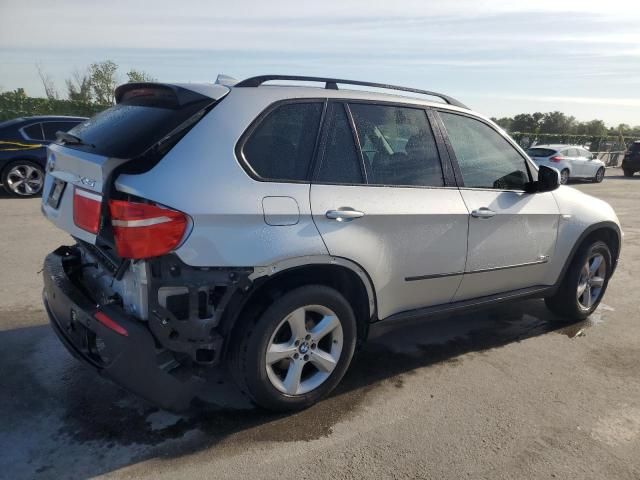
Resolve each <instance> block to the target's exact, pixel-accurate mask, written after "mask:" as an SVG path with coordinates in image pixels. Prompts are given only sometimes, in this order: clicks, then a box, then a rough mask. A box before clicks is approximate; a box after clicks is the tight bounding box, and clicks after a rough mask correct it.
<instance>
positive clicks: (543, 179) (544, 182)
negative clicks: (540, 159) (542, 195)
mask: <svg viewBox="0 0 640 480" xmlns="http://www.w3.org/2000/svg"><path fill="white" fill-rule="evenodd" d="M559 186H560V172H559V171H558V170H556V169H555V168H551V167H546V166H544V165H540V167H539V170H538V184H537V188H536V191H538V192H551V191H553V190H555V189H556V188H558V187H559Z"/></svg>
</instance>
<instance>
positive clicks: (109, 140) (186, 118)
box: [65, 85, 215, 158]
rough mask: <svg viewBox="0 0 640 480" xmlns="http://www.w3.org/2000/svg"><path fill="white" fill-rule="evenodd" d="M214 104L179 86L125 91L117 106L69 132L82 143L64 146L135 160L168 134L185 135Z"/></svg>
mask: <svg viewBox="0 0 640 480" xmlns="http://www.w3.org/2000/svg"><path fill="white" fill-rule="evenodd" d="M121 88H123V87H119V89H121ZM116 92H118V90H116ZM214 102H215V101H214V100H213V99H212V98H209V97H206V96H204V95H200V94H198V93H195V92H193V91H190V90H187V89H183V88H179V87H167V86H162V85H158V86H152V87H145V88H129V89H127V90H126V91H125V93H123V94H121V95H120V96H119V103H118V104H117V105H114V106H113V107H111V108H109V109H107V110H105V111H103V112H101V113H99V114H97V115H96V116H95V117H92V118H90V119H89V120H87V121H86V122H83V123H81V124H80V125H78V126H77V127H75V128H73V129H72V130H71V131H70V132H69V133H71V134H72V135H74V136H76V137H79V138H80V139H82V142H83V144H74V143H65V146H66V147H69V148H73V149H77V150H83V151H86V152H90V153H95V154H98V155H104V156H107V157H116V158H133V157H137V156H139V155H141V154H142V153H144V152H145V151H146V150H147V149H149V148H150V147H151V146H153V145H155V144H156V143H157V142H159V141H160V140H162V139H164V138H165V137H166V136H167V135H169V134H170V133H176V132H177V131H179V132H181V133H184V132H186V130H187V126H192V125H193V124H195V122H196V121H197V120H199V119H200V117H199V116H198V114H200V115H201V114H203V113H204V112H205V111H206V110H205V109H206V107H208V106H210V105H212V104H213V103H214Z"/></svg>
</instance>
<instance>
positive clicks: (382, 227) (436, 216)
mask: <svg viewBox="0 0 640 480" xmlns="http://www.w3.org/2000/svg"><path fill="white" fill-rule="evenodd" d="M327 119H328V120H327V121H326V122H325V128H324V133H323V140H322V143H321V148H320V150H321V155H320V159H319V162H318V165H317V168H316V172H315V177H314V182H313V184H312V186H311V210H312V214H313V219H314V221H315V223H316V225H317V227H318V230H319V231H320V233H321V235H322V238H323V240H324V242H325V244H326V246H327V248H328V250H329V252H330V253H331V255H335V256H338V257H344V258H348V259H350V260H352V261H355V262H356V263H358V264H359V265H360V266H361V267H362V268H364V270H365V271H366V272H367V273H368V274H369V275H370V277H371V279H372V281H373V283H374V286H375V289H376V295H377V301H378V312H377V313H378V317H379V318H381V319H382V318H385V317H387V316H389V315H392V314H394V313H398V312H401V311H404V310H411V309H414V308H418V307H424V306H429V305H435V304H442V303H447V302H449V301H450V300H451V298H452V296H453V295H454V293H455V291H456V289H457V288H458V286H459V284H460V279H461V278H462V272H463V270H464V264H465V255H466V248H467V227H468V220H467V218H468V212H467V209H466V207H465V205H464V202H463V201H462V197H461V195H460V192H459V191H458V189H457V188H455V185H453V183H452V180H451V178H448V177H450V172H451V170H450V168H447V165H448V164H446V163H445V169H444V171H443V163H442V162H441V161H440V158H441V157H440V152H439V150H438V146H437V142H436V139H435V135H434V131H433V130H432V128H431V125H430V122H429V119H428V117H427V113H426V111H425V110H423V109H420V108H411V107H405V106H395V105H386V104H385V105H381V104H376V105H373V104H366V103H351V104H347V103H341V102H332V103H330V104H329V111H328V113H327Z"/></svg>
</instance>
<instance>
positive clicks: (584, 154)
mask: <svg viewBox="0 0 640 480" xmlns="http://www.w3.org/2000/svg"><path fill="white" fill-rule="evenodd" d="M527 154H528V155H529V156H530V157H531V158H532V159H533V161H534V162H535V163H536V165H545V166H547V167H552V168H556V169H557V170H558V171H559V172H560V183H562V184H565V183H567V182H568V181H569V179H571V178H582V179H591V180H593V181H594V182H598V183H600V182H602V180H603V179H604V172H605V165H604V162H602V161H601V160H598V158H597V157H596V156H594V155H593V154H592V153H591V152H590V151H589V150H587V149H585V148H583V147H579V146H577V145H536V146H535V147H532V148H530V149H529V150H527Z"/></svg>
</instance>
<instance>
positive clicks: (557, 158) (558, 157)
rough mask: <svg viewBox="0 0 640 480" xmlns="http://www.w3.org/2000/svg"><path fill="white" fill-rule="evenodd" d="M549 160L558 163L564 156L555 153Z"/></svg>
mask: <svg viewBox="0 0 640 480" xmlns="http://www.w3.org/2000/svg"><path fill="white" fill-rule="evenodd" d="M549 160H550V161H552V162H555V163H558V162H559V161H560V160H562V157H561V156H560V155H555V156H553V157H551V158H550V159H549Z"/></svg>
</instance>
